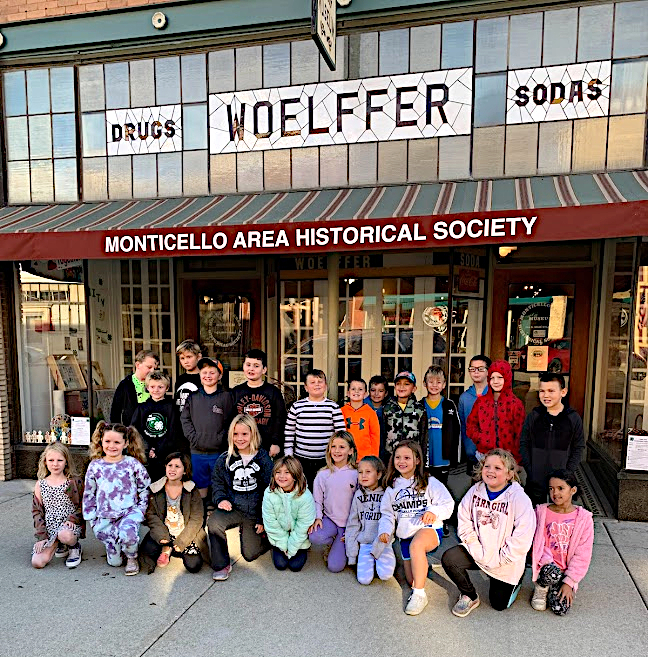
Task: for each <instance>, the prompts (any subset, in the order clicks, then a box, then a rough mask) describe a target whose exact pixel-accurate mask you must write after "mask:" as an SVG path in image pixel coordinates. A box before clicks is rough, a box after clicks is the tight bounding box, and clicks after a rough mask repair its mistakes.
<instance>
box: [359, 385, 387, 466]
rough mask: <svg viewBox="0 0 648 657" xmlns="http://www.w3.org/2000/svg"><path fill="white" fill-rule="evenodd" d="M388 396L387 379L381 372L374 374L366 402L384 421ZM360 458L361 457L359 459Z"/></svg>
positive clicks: (380, 419) (379, 418)
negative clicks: (384, 409)
mask: <svg viewBox="0 0 648 657" xmlns="http://www.w3.org/2000/svg"><path fill="white" fill-rule="evenodd" d="M386 397H387V379H386V378H385V377H384V376H381V375H380V374H376V376H372V377H371V378H370V379H369V395H368V396H367V397H365V400H364V401H365V404H368V405H369V406H370V407H371V408H373V410H374V411H376V415H377V416H378V420H379V421H380V422H382V417H383V408H384V406H385V398H386ZM358 460H359V459H358Z"/></svg>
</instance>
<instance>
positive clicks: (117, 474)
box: [83, 421, 151, 575]
mask: <svg viewBox="0 0 648 657" xmlns="http://www.w3.org/2000/svg"><path fill="white" fill-rule="evenodd" d="M124 451H126V452H127V455H124ZM90 458H91V459H92V460H91V461H90V465H89V466H88V471H87V472H86V479H85V492H84V494H83V517H84V518H85V519H86V520H89V521H90V525H91V526H92V529H93V531H94V533H95V536H96V537H97V538H98V539H99V540H100V541H101V542H102V543H103V544H104V545H105V546H106V560H107V561H108V565H109V566H115V567H118V566H121V564H122V553H123V554H124V555H125V556H126V569H125V571H124V573H125V574H126V575H137V573H139V564H138V562H137V547H138V543H139V527H140V524H141V523H142V522H143V521H144V514H145V513H146V506H147V503H148V487H149V484H150V483H151V480H150V479H149V476H148V473H147V472H146V468H145V467H144V465H143V463H144V461H145V458H144V445H143V443H142V439H141V438H140V435H139V434H138V433H137V430H136V429H135V428H133V427H125V426H124V425H123V424H106V423H105V422H104V421H101V422H99V424H98V425H97V428H96V429H95V432H94V433H93V434H92V440H91V443H90Z"/></svg>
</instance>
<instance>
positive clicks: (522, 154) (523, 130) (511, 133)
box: [504, 123, 538, 176]
mask: <svg viewBox="0 0 648 657" xmlns="http://www.w3.org/2000/svg"><path fill="white" fill-rule="evenodd" d="M537 165H538V124H537V123H529V124H526V125H509V126H506V157H505V166H504V171H505V175H506V176H534V175H535V174H536V170H537Z"/></svg>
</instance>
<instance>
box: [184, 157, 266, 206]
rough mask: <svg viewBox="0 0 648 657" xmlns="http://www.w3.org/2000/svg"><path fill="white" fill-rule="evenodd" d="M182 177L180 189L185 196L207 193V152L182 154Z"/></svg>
mask: <svg viewBox="0 0 648 657" xmlns="http://www.w3.org/2000/svg"><path fill="white" fill-rule="evenodd" d="M259 155H262V153H259ZM182 177H183V187H182V189H183V194H184V195H185V196H204V195H205V194H208V193H209V185H208V183H207V151H192V152H191V153H183V154H182Z"/></svg>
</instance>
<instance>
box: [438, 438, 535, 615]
mask: <svg viewBox="0 0 648 657" xmlns="http://www.w3.org/2000/svg"><path fill="white" fill-rule="evenodd" d="M475 479H476V480H477V483H476V484H475V485H474V486H473V487H472V488H471V489H470V490H469V491H468V492H467V493H466V495H465V496H464V498H463V499H462V500H461V503H460V505H459V512H458V519H459V525H458V528H457V534H458V536H459V540H460V541H461V545H457V546H455V547H453V548H450V549H449V550H446V552H444V553H443V557H442V558H441V563H442V565H443V568H444V570H445V571H446V573H447V574H448V577H450V579H451V580H452V581H453V582H454V583H455V584H456V585H457V588H458V589H459V593H460V596H459V600H457V603H456V604H455V606H454V607H453V608H452V613H453V614H454V615H455V616H459V617H461V618H463V617H464V616H467V615H468V614H469V613H470V612H471V611H472V610H473V609H475V607H478V606H479V596H478V595H477V591H476V590H475V587H474V586H473V584H472V582H471V581H470V577H469V576H468V571H469V570H481V571H482V572H484V573H486V575H488V578H489V580H490V588H489V593H488V597H489V600H490V603H491V606H492V607H493V609H496V610H497V611H502V610H504V609H507V608H508V607H510V606H511V605H512V604H513V602H514V600H515V598H516V596H517V594H518V592H519V590H520V583H521V580H522V576H523V575H524V564H525V560H526V555H527V552H528V551H529V548H530V547H531V542H532V541H533V533H534V531H535V526H536V521H535V514H534V513H533V507H532V505H531V500H530V499H529V498H528V497H527V496H526V494H525V492H524V490H523V489H522V486H520V484H519V482H518V477H517V473H516V462H515V458H514V457H513V454H511V453H510V452H507V451H506V450H504V449H501V448H499V447H498V448H496V449H491V450H490V452H488V453H487V454H486V456H485V458H484V459H483V461H481V462H480V463H479V465H478V466H477V468H476V469H475Z"/></svg>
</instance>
